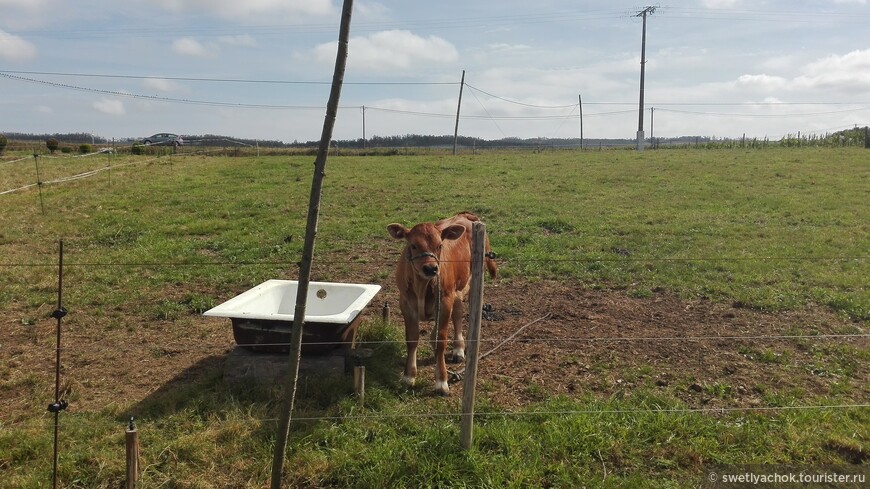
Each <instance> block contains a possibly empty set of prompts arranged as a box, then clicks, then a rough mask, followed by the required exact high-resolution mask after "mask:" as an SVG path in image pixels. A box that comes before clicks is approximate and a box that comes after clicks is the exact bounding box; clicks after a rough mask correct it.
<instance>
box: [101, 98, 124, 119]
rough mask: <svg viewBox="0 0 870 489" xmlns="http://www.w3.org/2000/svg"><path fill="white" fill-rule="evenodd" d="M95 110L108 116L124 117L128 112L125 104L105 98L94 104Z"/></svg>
mask: <svg viewBox="0 0 870 489" xmlns="http://www.w3.org/2000/svg"><path fill="white" fill-rule="evenodd" d="M94 108H95V109H97V110H98V111H100V112H102V113H103V114H108V115H124V114H125V113H126V112H127V111H126V110H125V109H124V103H123V102H121V101H120V100H116V99H111V98H105V97H104V98H101V99H100V100H97V101H96V102H94Z"/></svg>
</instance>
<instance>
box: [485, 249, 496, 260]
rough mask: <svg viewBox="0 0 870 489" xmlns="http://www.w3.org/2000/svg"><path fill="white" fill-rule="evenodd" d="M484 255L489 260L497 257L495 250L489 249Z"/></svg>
mask: <svg viewBox="0 0 870 489" xmlns="http://www.w3.org/2000/svg"><path fill="white" fill-rule="evenodd" d="M484 256H486V257H487V258H489V259H490V260H495V259H496V258H498V255H496V254H495V251H489V252H487V253H486V254H485V255H484Z"/></svg>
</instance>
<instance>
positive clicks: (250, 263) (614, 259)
mask: <svg viewBox="0 0 870 489" xmlns="http://www.w3.org/2000/svg"><path fill="white" fill-rule="evenodd" d="M34 185H35V184H34ZM400 257H401V252H400V251H398V250H397V251H395V252H394V253H392V254H391V258H390V259H384V260H380V259H359V260H333V259H324V260H321V259H318V260H317V262H318V263H319V264H324V265H342V264H350V265H354V264H360V265H365V264H372V263H374V264H381V265H393V264H395V262H396V260H397V259H399V258H400ZM299 259H301V257H300V258H299ZM299 259H296V260H292V259H288V260H263V261H246V260H238V261H236V260H225V261H190V262H182V261H174V262H168V261H167V262H75V261H71V262H64V266H65V267H88V268H89V267H93V268H112V267H131V268H141V267H150V268H173V267H202V266H298V265H299ZM868 259H870V256H863V255H851V256H745V257H727V256H723V257H673V258H669V257H612V258H611V257H606V258H605V257H572V258H510V257H501V256H500V257H498V258H497V261H498V263H511V262H517V263H531V264H534V263H601V262H604V263H647V262H666V263H667V262H677V263H681V262H729V261H730V262H757V261H762V262H764V261H806V262H824V261H866V260H868ZM441 261H442V263H469V262H468V261H467V260H441ZM0 267H21V268H42V267H49V268H54V267H57V263H48V262H46V263H23V262H22V263H8V262H7V263H2V262H0Z"/></svg>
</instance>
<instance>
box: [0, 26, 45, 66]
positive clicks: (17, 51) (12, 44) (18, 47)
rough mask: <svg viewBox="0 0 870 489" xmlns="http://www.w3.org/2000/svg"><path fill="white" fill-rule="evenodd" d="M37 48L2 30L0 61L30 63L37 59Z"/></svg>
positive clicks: (0, 33) (0, 30) (0, 35)
mask: <svg viewBox="0 0 870 489" xmlns="http://www.w3.org/2000/svg"><path fill="white" fill-rule="evenodd" d="M36 53H37V50H36V46H34V45H33V44H31V43H30V42H28V41H25V40H24V39H22V38H20V37H18V36H16V35H13V34H10V33H8V32H6V31H4V30H2V29H0V59H5V60H7V61H28V60H31V59H33V58H35V57H36Z"/></svg>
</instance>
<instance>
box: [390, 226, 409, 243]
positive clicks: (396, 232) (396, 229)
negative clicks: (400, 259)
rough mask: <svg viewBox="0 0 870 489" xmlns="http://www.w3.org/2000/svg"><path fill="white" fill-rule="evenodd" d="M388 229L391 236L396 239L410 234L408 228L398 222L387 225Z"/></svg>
mask: <svg viewBox="0 0 870 489" xmlns="http://www.w3.org/2000/svg"><path fill="white" fill-rule="evenodd" d="M387 231H389V233H390V236H392V237H393V238H395V239H405V236H407V235H408V228H406V227H405V226H402V225H401V224H396V223H393V224H390V225H389V226H387Z"/></svg>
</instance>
